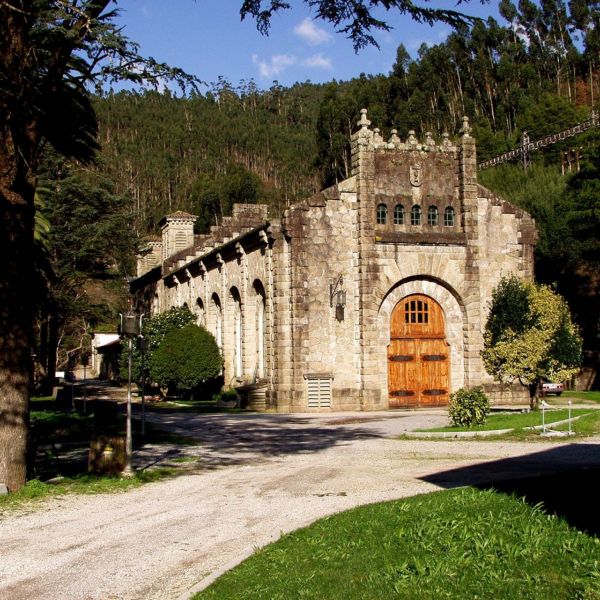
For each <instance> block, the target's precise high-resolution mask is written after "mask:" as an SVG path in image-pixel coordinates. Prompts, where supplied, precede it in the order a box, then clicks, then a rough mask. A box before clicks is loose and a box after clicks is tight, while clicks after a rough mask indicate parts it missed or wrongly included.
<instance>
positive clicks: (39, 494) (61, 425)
mask: <svg viewBox="0 0 600 600" xmlns="http://www.w3.org/2000/svg"><path fill="white" fill-rule="evenodd" d="M31 408H32V410H31V422H32V433H33V439H34V440H35V443H36V444H37V446H38V447H41V448H44V451H43V452H42V451H40V450H38V453H37V457H36V477H37V478H36V479H32V480H30V481H29V482H28V483H27V484H26V485H25V486H24V487H23V488H21V490H19V491H18V492H15V493H12V494H9V495H6V496H0V511H2V510H4V509H11V508H16V507H19V506H22V505H23V504H26V503H27V504H29V503H31V502H36V501H39V500H41V499H44V498H49V497H56V496H62V495H65V494H103V493H109V492H121V491H125V490H128V489H131V488H134V487H138V486H140V485H143V484H144V483H149V482H152V481H157V480H159V479H164V478H167V477H172V476H175V475H177V474H178V473H180V472H182V471H183V469H185V467H186V464H187V463H191V462H193V461H191V460H190V461H187V460H183V459H182V460H179V461H174V460H173V459H171V461H170V462H180V463H181V467H179V468H175V467H173V466H172V465H171V466H170V467H163V468H156V467H153V468H152V469H151V470H142V471H138V472H137V473H136V475H135V477H132V478H130V479H126V478H122V477H118V476H110V475H94V474H90V473H88V472H87V450H88V448H89V444H90V440H91V437H92V436H93V435H94V434H95V433H97V431H96V430H95V425H96V424H95V422H94V416H93V414H90V413H88V414H85V415H84V414H81V413H76V412H71V411H70V410H68V409H66V410H65V408H64V407H63V406H61V405H60V404H59V403H57V402H56V401H55V400H54V399H52V398H34V399H32V405H31ZM140 426H141V424H140V422H139V421H138V420H134V421H133V441H134V449H135V448H136V447H140V446H143V445H144V444H153V445H174V446H189V445H196V444H197V442H196V441H195V440H193V439H191V438H188V437H184V436H181V435H178V434H176V433H170V432H166V431H162V430H161V429H158V428H156V427H154V426H153V425H152V424H151V423H146V435H145V437H144V438H142V437H141V435H140ZM124 431H125V418H124V416H123V415H119V417H118V421H117V422H116V423H115V424H114V425H113V426H111V427H107V428H106V427H105V428H103V429H102V433H111V434H115V433H116V434H124ZM50 448H52V449H50ZM54 448H61V450H60V452H58V451H56V450H54ZM188 466H189V465H188Z"/></svg>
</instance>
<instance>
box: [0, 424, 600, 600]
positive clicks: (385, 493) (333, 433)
mask: <svg viewBox="0 0 600 600" xmlns="http://www.w3.org/2000/svg"><path fill="white" fill-rule="evenodd" d="M150 418H151V419H159V418H160V417H157V416H153V415H150ZM438 418H439V415H438V416H436V415H434V414H432V415H421V416H419V417H414V413H413V416H412V417H411V416H400V415H398V416H396V417H395V418H387V417H383V418H382V417H378V418H376V419H373V418H372V417H369V418H365V417H360V418H356V416H349V415H337V416H327V417H308V416H280V415H274V416H270V417H268V416H267V417H258V416H254V417H248V416H246V415H239V416H225V415H212V416H211V417H206V416H203V417H201V418H199V419H195V418H194V417H193V416H190V415H179V416H177V415H171V416H169V417H168V419H169V420H170V426H171V427H172V428H174V429H178V430H180V431H182V432H183V431H187V432H188V434H192V435H194V436H197V437H198V438H200V439H202V440H203V455H205V456H206V465H207V469H206V471H204V472H202V473H201V474H197V475H187V476H182V477H179V478H176V479H174V480H170V481H166V482H160V483H154V484H149V485H147V486H144V487H142V488H138V489H136V490H133V491H129V492H127V493H123V494H114V495H97V496H87V497H86V496H71V497H65V498H60V499H56V500H52V501H48V502H46V503H44V504H43V505H41V506H37V507H35V508H33V509H32V510H31V511H20V512H19V513H11V512H8V513H6V514H4V515H3V516H2V517H0V547H1V552H0V596H1V597H3V598H10V599H11V600H20V599H23V600H24V599H28V600H29V599H37V598H40V599H41V598H43V599H46V598H47V599H52V600H54V599H56V598H61V599H103V600H107V599H134V598H135V599H158V598H168V599H172V598H179V597H182V598H186V597H187V596H188V594H189V590H190V589H191V588H192V587H195V586H197V585H198V583H199V582H201V581H202V580H203V579H205V578H207V577H209V576H211V574H213V573H216V572H220V570H222V569H223V568H224V567H225V566H227V565H231V564H233V563H234V562H236V561H239V560H240V559H241V558H243V557H244V556H246V555H247V554H248V553H250V552H251V551H252V549H254V548H256V547H257V546H262V545H264V544H266V543H268V542H270V541H272V540H274V539H277V538H278V537H279V536H280V534H281V532H287V531H291V530H293V529H296V528H298V527H301V526H303V525H305V524H308V523H310V522H312V521H314V520H316V519H318V518H320V517H322V516H324V515H327V514H331V513H334V512H337V511H340V510H344V509H347V508H350V507H353V506H356V505H360V504H365V503H369V502H377V501H381V500H388V499H393V498H399V497H403V496H410V495H414V494H418V493H424V492H430V491H434V490H438V489H443V488H446V487H455V486H457V485H464V484H472V483H477V482H481V481H486V480H489V479H494V478H508V477H514V476H515V474H516V473H519V474H522V473H535V474H537V473H540V472H542V471H544V470H552V469H557V468H561V467H568V466H578V467H581V466H585V465H588V466H595V467H598V466H600V451H599V449H600V445H599V444H600V440H598V439H596V440H591V441H589V442H587V443H583V444H571V445H563V444H556V443H541V444H531V443H504V442H439V441H436V442H424V441H413V440H409V441H398V440H393V439H389V438H387V437H384V436H387V435H393V434H396V433H398V432H399V431H401V430H402V429H403V428H404V429H407V428H414V427H415V424H416V422H417V421H416V420H415V419H417V420H420V421H427V423H429V422H434V421H436V419H438ZM163 420H164V417H163Z"/></svg>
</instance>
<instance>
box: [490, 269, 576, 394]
mask: <svg viewBox="0 0 600 600" xmlns="http://www.w3.org/2000/svg"><path fill="white" fill-rule="evenodd" d="M482 357H483V363H484V365H485V369H486V371H487V372H488V373H489V374H490V375H492V376H493V377H494V379H495V380H496V381H500V382H503V383H512V382H515V381H518V382H519V383H521V384H522V385H525V386H527V387H529V388H530V389H531V390H532V391H533V392H534V394H535V396H537V389H538V387H539V383H540V382H541V381H542V380H543V379H547V380H551V381H565V380H567V379H569V378H570V377H572V376H573V375H575V374H576V373H577V372H578V371H579V368H580V365H581V337H580V335H579V332H578V330H577V327H576V326H575V325H574V323H573V321H572V319H571V314H570V311H569V307H568V306H567V303H566V302H565V300H564V299H563V298H562V297H561V296H559V295H558V294H557V293H556V292H554V291H553V290H552V289H551V288H550V287H548V286H545V285H536V284H535V283H532V282H527V281H521V280H519V279H518V278H517V277H516V276H514V275H513V276H510V277H504V278H503V279H502V280H501V281H500V283H499V284H498V286H497V287H496V288H495V290H494V292H493V294H492V302H491V305H490V313H489V317H488V320H487V323H486V327H485V333H484V350H483V352H482Z"/></svg>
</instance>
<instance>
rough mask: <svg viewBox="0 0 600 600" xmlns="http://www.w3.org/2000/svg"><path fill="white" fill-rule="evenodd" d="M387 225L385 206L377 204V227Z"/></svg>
mask: <svg viewBox="0 0 600 600" xmlns="http://www.w3.org/2000/svg"><path fill="white" fill-rule="evenodd" d="M386 223H387V204H379V205H378V206H377V225H385V224H386Z"/></svg>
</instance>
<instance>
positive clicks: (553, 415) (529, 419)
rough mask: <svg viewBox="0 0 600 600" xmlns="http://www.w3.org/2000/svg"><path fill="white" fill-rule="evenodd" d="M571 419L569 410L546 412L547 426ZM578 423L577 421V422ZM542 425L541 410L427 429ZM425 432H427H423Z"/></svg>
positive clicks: (599, 418)
mask: <svg viewBox="0 0 600 600" xmlns="http://www.w3.org/2000/svg"><path fill="white" fill-rule="evenodd" d="M589 412H590V411H589V410H586V409H573V410H572V411H571V415H572V416H573V417H576V416H578V415H583V414H586V413H589ZM591 416H592V419H591V421H594V420H597V421H598V423H599V424H600V413H597V414H596V411H594V413H593V415H591ZM568 418H569V411H568V409H559V410H548V411H546V425H548V424H550V423H552V422H555V421H562V420H563V419H568ZM575 423H577V421H576V422H575ZM541 424H542V412H541V411H539V410H535V411H531V412H528V413H500V414H492V415H490V416H489V417H488V419H487V421H486V422H485V424H484V425H476V426H473V427H453V426H451V425H448V426H446V427H436V428H434V429H427V430H426V431H449V432H460V431H491V430H494V429H511V428H512V429H522V428H524V427H533V426H535V425H541ZM422 431H425V430H422Z"/></svg>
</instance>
